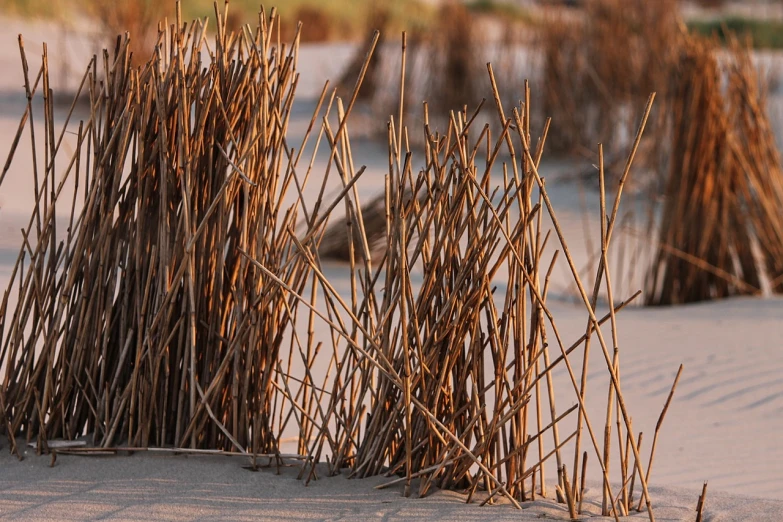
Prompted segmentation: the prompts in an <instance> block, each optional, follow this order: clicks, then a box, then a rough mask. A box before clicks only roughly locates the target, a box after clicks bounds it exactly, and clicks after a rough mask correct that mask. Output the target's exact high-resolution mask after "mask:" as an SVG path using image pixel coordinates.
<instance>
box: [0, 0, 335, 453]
mask: <svg viewBox="0 0 783 522" xmlns="http://www.w3.org/2000/svg"><path fill="white" fill-rule="evenodd" d="M217 16H218V20H219V22H218V35H217V37H216V42H215V46H214V47H213V48H212V50H210V49H209V48H208V47H207V45H206V22H205V21H204V22H196V23H194V24H193V25H190V26H187V25H185V24H182V23H181V22H180V20H179V19H178V20H177V25H176V26H172V27H171V28H170V29H167V30H166V31H165V32H163V33H162V34H161V35H160V37H159V40H158V44H157V46H156V52H155V54H154V56H152V57H151V58H150V59H149V60H148V61H147V63H146V65H145V66H144V67H142V68H139V69H136V68H134V67H132V66H131V63H130V61H129V41H128V39H127V38H125V39H121V40H118V46H117V48H116V49H115V52H114V53H113V54H112V55H110V54H109V53H108V52H105V53H104V55H103V57H102V59H101V60H94V61H93V63H91V64H90V67H89V70H88V71H87V73H86V74H85V82H84V83H83V85H82V87H83V88H85V89H86V90H88V91H89V95H90V103H91V114H90V116H89V119H88V120H87V121H85V122H82V123H81V124H80V125H79V129H78V140H77V142H76V151H75V153H74V154H73V156H72V157H71V158H68V159H66V160H63V159H61V158H62V156H63V155H64V154H66V153H65V152H64V150H63V149H60V148H59V146H60V142H61V140H62V136H63V133H64V132H65V131H66V127H67V125H68V119H70V116H69V118H68V119H67V120H66V127H64V128H63V131H62V132H61V133H60V134H59V137H58V138H57V139H55V128H54V118H53V112H52V105H51V100H52V98H51V92H50V89H49V85H48V74H49V69H48V63H47V60H46V55H44V61H43V64H42V66H41V69H40V71H39V73H38V74H37V75H36V76H32V77H31V76H28V75H27V62H26V59H25V63H24V65H25V74H26V76H25V81H26V87H27V92H28V94H29V99H30V100H32V99H33V96H34V95H35V94H36V91H37V92H41V91H43V99H44V102H45V107H46V112H45V115H44V116H45V117H44V127H43V133H44V135H45V147H44V157H43V160H44V161H41V162H39V163H34V172H33V174H34V179H35V190H36V195H37V205H36V208H35V211H34V212H33V215H32V217H31V219H30V224H29V226H28V227H27V228H26V230H25V231H24V246H23V248H22V249H21V250H20V253H19V258H18V260H17V263H16V265H15V267H14V272H13V274H14V276H13V277H12V281H13V280H14V279H15V278H17V277H18V289H17V290H18V302H17V304H16V307H15V309H13V310H6V305H7V303H8V299H9V292H10V290H11V289H10V288H9V289H8V290H6V293H5V296H4V301H3V308H2V317H3V319H4V322H3V324H2V327H1V328H0V334H2V335H3V344H2V347H1V348H0V359H1V360H2V364H3V368H4V376H3V387H2V395H0V398H1V399H2V405H0V406H1V407H2V411H3V417H4V421H5V431H6V432H7V433H8V435H9V436H11V437H12V438H13V437H14V436H18V435H20V434H21V435H23V436H24V437H26V438H27V439H28V440H29V439H30V438H32V437H38V440H39V442H40V443H41V445H42V446H45V444H46V440H47V439H51V438H66V439H72V438H74V437H78V436H81V435H83V434H85V433H89V434H92V435H93V439H94V441H95V442H96V443H97V444H100V445H102V446H111V445H115V444H117V443H120V442H122V443H124V444H127V445H130V446H147V445H158V446H166V445H174V446H189V447H193V448H219V449H231V450H235V451H241V452H245V451H252V452H262V453H263V452H270V451H278V449H279V439H280V436H281V433H282V431H283V429H284V427H285V425H286V423H288V422H289V419H288V418H287V417H286V415H287V416H291V415H292V413H291V410H292V409H293V410H294V411H295V412H296V411H297V410H296V409H295V408H294V404H296V406H297V407H300V408H301V407H302V405H307V404H308V403H309V402H310V401H311V400H312V398H311V396H312V395H313V394H315V393H316V391H315V390H316V388H315V387H314V386H313V383H312V382H311V381H307V380H306V379H305V380H303V379H300V380H298V381H296V380H289V370H290V367H288V366H286V365H284V364H281V360H286V361H290V360H302V359H304V360H305V362H304V364H305V365H307V364H310V363H311V361H310V360H309V359H307V357H306V356H305V354H304V352H303V353H302V355H301V357H300V356H299V355H298V353H299V352H298V350H297V348H296V344H295V343H294V342H293V341H292V339H291V327H292V325H293V323H294V321H295V320H296V318H297V305H298V301H296V300H294V299H292V298H291V297H290V296H289V295H287V293H286V292H285V291H282V290H281V289H280V287H278V286H276V285H271V284H270V282H269V280H268V279H267V278H266V277H265V276H263V274H261V273H259V272H258V270H257V269H255V268H254V266H253V265H252V264H251V263H249V262H248V258H247V256H252V258H253V259H255V260H260V261H262V262H263V263H264V264H265V265H266V266H270V267H274V271H275V274H277V275H278V276H279V277H280V278H281V279H283V280H284V281H286V282H287V284H289V285H291V287H292V288H295V289H297V290H300V291H301V290H302V289H304V288H305V285H306V282H307V278H308V274H309V273H310V269H309V267H308V265H307V263H305V262H304V260H303V259H302V258H301V257H300V256H293V257H292V251H294V250H295V241H294V238H293V237H292V236H291V235H290V232H289V229H290V228H292V227H294V226H295V225H296V224H297V221H298V218H299V216H300V214H301V213H303V212H304V213H305V214H306V215H307V216H308V218H309V222H310V223H311V224H314V225H316V226H320V225H318V223H321V224H323V223H324V220H320V221H318V220H317V219H316V217H317V213H316V212H317V211H316V210H315V209H312V208H310V209H309V213H308V209H306V208H303V207H302V205H300V203H299V202H297V203H296V204H294V205H292V206H290V207H288V208H286V207H284V206H282V202H283V199H284V198H285V195H286V193H287V192H289V191H291V190H294V187H296V188H299V189H301V188H302V187H303V185H304V183H305V180H304V179H296V174H295V168H296V165H297V161H298V160H299V155H301V149H300V153H299V155H296V156H292V150H290V149H289V148H288V145H287V144H286V128H287V124H288V118H289V115H290V110H291V105H292V103H293V100H294V87H295V84H296V75H297V72H296V68H295V66H296V59H295V58H296V50H297V44H298V38H297V39H296V40H295V41H294V43H293V45H292V46H291V47H290V50H289V51H288V52H285V50H284V47H283V46H281V44H280V42H279V41H276V40H275V39H274V35H275V32H274V30H273V29H274V20H275V17H274V16H272V17H270V18H269V19H267V18H266V16H264V15H263V13H262V16H261V17H260V20H261V22H260V26H259V28H258V30H257V32H255V33H251V32H250V31H249V30H247V31H245V32H243V33H240V34H228V33H227V32H226V31H225V22H224V20H225V12H219V13H217ZM20 44H21V40H20ZM20 49H21V50H22V55H23V57H24V47H23V46H21V45H20ZM206 53H209V55H208V59H207V60H206V61H204V60H203V58H202V57H203V56H207V55H206ZM36 78H37V79H36ZM97 78H104V79H105V80H104V81H103V82H100V83H99V82H98V80H97ZM41 79H42V81H43V85H40V84H39V80H41ZM31 113H32V101H31V102H30V104H29V105H28V107H27V111H26V113H25V118H23V124H22V126H20V129H19V133H20V134H21V132H23V130H24V124H25V122H26V124H27V127H28V129H29V131H30V133H31V135H32V136H33V137H34V132H35V130H36V129H35V123H36V122H35V121H34V119H32V117H30V118H28V116H31ZM314 117H315V116H314ZM38 132H41V131H40V130H39V131H38ZM33 152H34V154H35V153H37V152H39V151H38V150H36V149H34V151H33ZM12 156H13V151H12ZM12 159H13V158H12V157H9V159H8V163H7V165H9V164H10V162H11V161H12ZM64 161H65V163H66V164H68V168H67V169H65V171H64V174H63V176H62V180H61V181H59V182H58V181H57V178H56V177H55V176H56V175H58V174H60V172H58V171H57V170H56V169H55V166H58V167H59V166H61V165H63V162H64ZM66 182H67V183H72V184H73V186H74V187H75V189H74V199H73V200H72V201H66V202H63V201H60V198H59V194H60V191H61V190H62V188H63V186H64V184H65V183H66ZM63 207H65V208H68V209H70V213H69V215H70V219H69V221H68V226H67V229H66V230H63V229H62V228H58V224H57V223H58V222H57V210H58V209H61V208H63ZM79 208H81V210H79ZM285 350H288V353H287V355H284V353H283V352H284V351H285ZM308 357H311V355H308ZM284 413H285V415H284ZM293 417H294V418H295V420H296V422H297V423H298V424H299V425H300V428H301V429H299V430H298V432H299V435H298V436H299V437H300V444H299V446H300V447H302V446H304V444H305V441H306V440H307V437H308V436H309V434H308V430H309V429H312V427H310V428H308V426H310V425H309V424H308V423H309V422H310V421H309V420H308V419H307V418H306V417H303V416H300V415H299V414H298V413H295V414H294V415H293Z"/></svg>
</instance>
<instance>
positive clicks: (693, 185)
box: [647, 37, 783, 304]
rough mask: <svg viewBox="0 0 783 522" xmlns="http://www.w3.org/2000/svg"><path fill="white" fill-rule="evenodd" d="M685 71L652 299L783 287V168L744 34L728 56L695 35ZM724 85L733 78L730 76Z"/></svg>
mask: <svg viewBox="0 0 783 522" xmlns="http://www.w3.org/2000/svg"><path fill="white" fill-rule="evenodd" d="M677 71H678V74H677V77H676V81H675V83H676V85H677V87H676V96H674V98H673V99H674V100H675V101H674V108H673V111H672V119H673V124H674V127H673V133H674V134H673V136H672V143H673V147H672V154H671V160H670V161H671V164H670V171H669V178H668V182H667V187H666V202H665V205H664V208H663V210H662V218H661V224H660V229H659V238H658V239H659V247H658V252H657V255H656V257H655V260H654V262H653V265H652V268H651V270H650V276H649V280H648V293H647V302H648V303H650V304H677V303H687V302H693V301H702V300H708V299H715V298H720V297H727V296H730V295H738V294H740V295H742V294H744V295H748V294H751V295H753V294H759V293H761V290H762V281H763V280H766V281H768V282H770V283H771V288H772V289H773V290H774V291H777V292H780V291H781V290H783V287H781V285H780V283H781V281H783V278H782V277H781V273H783V265H781V261H780V260H781V259H783V240H782V239H781V230H783V219H782V218H781V216H780V208H783V207H782V205H783V169H782V168H781V162H780V156H779V154H778V151H777V148H776V145H775V142H774V136H773V133H772V132H771V129H770V126H769V121H768V118H767V115H766V111H765V110H764V109H763V107H765V100H764V94H763V92H762V91H761V88H760V80H759V73H758V71H757V69H756V67H755V66H754V65H753V63H752V61H751V58H750V55H749V52H748V51H747V50H746V49H742V48H741V47H740V46H739V45H738V44H737V43H736V42H734V45H733V47H732V48H731V52H730V53H729V56H728V57H727V58H726V59H725V61H721V60H720V59H719V57H718V47H717V45H716V44H715V43H714V42H713V41H709V40H705V39H701V38H698V37H692V38H689V39H688V42H687V43H686V44H685V46H684V48H683V50H682V55H681V59H680V63H679V66H678V69H677ZM724 84H725V85H724Z"/></svg>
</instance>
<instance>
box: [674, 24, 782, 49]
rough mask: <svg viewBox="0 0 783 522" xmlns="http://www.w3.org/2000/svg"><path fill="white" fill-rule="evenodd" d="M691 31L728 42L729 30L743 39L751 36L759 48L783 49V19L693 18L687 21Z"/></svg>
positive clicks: (752, 41)
mask: <svg viewBox="0 0 783 522" xmlns="http://www.w3.org/2000/svg"><path fill="white" fill-rule="evenodd" d="M687 25H688V30H689V31H690V32H691V33H697V34H702V35H705V36H713V35H714V36H717V37H718V39H719V40H720V41H721V42H724V43H725V42H726V40H727V32H726V31H728V32H730V33H734V34H736V35H737V36H739V38H740V39H741V40H743V41H744V39H745V38H750V40H751V43H752V45H753V47H754V48H757V49H783V21H780V20H761V19H755V18H740V17H731V18H725V19H718V20H707V21H705V20H692V21H689V22H688V23H687Z"/></svg>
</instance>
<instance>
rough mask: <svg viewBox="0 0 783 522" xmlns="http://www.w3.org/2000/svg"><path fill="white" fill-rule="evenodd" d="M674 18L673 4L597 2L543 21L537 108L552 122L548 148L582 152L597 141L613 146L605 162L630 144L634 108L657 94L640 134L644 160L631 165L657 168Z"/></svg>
mask: <svg viewBox="0 0 783 522" xmlns="http://www.w3.org/2000/svg"><path fill="white" fill-rule="evenodd" d="M677 12H678V7H677V2H676V1H674V0H659V1H656V2H627V1H623V0H595V1H591V2H587V3H586V5H585V7H584V10H583V12H580V13H579V15H577V16H565V15H563V14H554V15H552V16H549V17H548V18H546V19H545V21H544V24H543V25H542V27H541V30H540V31H539V45H540V48H541V53H542V55H543V61H542V76H541V82H542V86H545V88H543V89H542V94H543V96H544V100H543V104H542V107H541V108H542V109H543V112H544V114H546V116H548V117H551V118H552V121H553V123H554V130H553V134H552V136H551V138H550V141H551V148H552V149H553V150H555V151H557V152H565V153H574V152H576V153H585V152H587V151H591V149H592V148H593V144H594V142H595V140H596V139H599V137H600V139H602V140H607V141H609V140H611V142H612V143H614V144H615V146H616V147H617V150H612V151H607V154H608V156H610V157H614V156H617V155H618V154H619V152H618V151H619V150H623V151H625V150H627V148H628V146H629V145H630V144H629V143H627V140H628V139H629V138H630V137H632V136H633V127H634V125H635V122H636V121H637V120H638V117H639V114H638V113H637V112H636V111H638V107H640V106H643V103H644V99H645V98H646V97H647V95H648V94H649V93H650V92H657V93H658V97H657V100H658V101H657V103H656V106H657V107H656V109H655V110H654V111H653V113H652V118H651V121H650V122H649V128H648V132H647V134H646V136H647V141H649V142H650V144H648V145H646V146H645V147H643V150H644V151H646V152H647V154H648V155H649V158H646V157H640V158H638V159H637V162H640V161H642V162H644V163H645V164H651V165H657V164H658V162H659V161H660V154H661V153H662V152H665V151H659V150H657V149H656V145H662V144H663V143H665V140H663V139H661V138H662V137H663V136H665V135H667V130H668V128H667V127H666V115H667V108H668V106H669V105H668V103H669V97H670V95H669V91H670V89H669V87H670V86H669V78H670V74H671V68H672V66H673V63H674V59H675V57H676V49H677V47H678V43H679V41H680V39H681V38H682V34H681V29H680V25H679V22H678V18H677ZM623 137H626V138H625V139H623ZM619 155H622V154H619Z"/></svg>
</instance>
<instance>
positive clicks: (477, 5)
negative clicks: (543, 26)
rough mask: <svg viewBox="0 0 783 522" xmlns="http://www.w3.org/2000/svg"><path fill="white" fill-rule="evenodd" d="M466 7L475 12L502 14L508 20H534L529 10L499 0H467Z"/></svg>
mask: <svg viewBox="0 0 783 522" xmlns="http://www.w3.org/2000/svg"><path fill="white" fill-rule="evenodd" d="M465 7H467V8H468V10H469V11H472V12H474V13H484V14H489V15H495V16H501V17H503V18H504V19H506V20H512V21H522V22H528V23H529V22H532V21H533V17H532V16H531V14H530V13H529V12H528V11H527V10H525V9H522V8H521V7H519V6H517V5H515V4H510V3H508V2H499V1H497V0H473V1H471V2H467V3H466V4H465Z"/></svg>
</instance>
